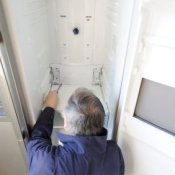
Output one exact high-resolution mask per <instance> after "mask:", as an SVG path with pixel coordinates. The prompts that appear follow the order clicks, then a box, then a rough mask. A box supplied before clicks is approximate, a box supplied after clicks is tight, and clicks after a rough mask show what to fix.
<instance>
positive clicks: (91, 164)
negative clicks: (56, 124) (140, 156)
mask: <svg viewBox="0 0 175 175" xmlns="http://www.w3.org/2000/svg"><path fill="white" fill-rule="evenodd" d="M53 118H54V110H53V109H52V108H49V107H47V108H46V109H45V110H44V111H43V112H42V113H41V115H40V117H39V119H38V121H37V123H36V125H35V126H34V129H33V132H32V136H31V139H30V140H29V142H28V144H27V152H28V168H29V171H28V174H29V175H123V174H124V161H123V157H122V154H121V151H120V149H119V147H118V146H117V145H116V144H115V142H113V141H107V140H106V137H107V131H106V129H104V133H103V134H102V135H100V136H70V135H65V134H61V133H57V136H58V138H59V139H60V140H61V142H62V143H63V145H62V146H60V145H59V146H53V145H52V142H51V133H52V129H53Z"/></svg>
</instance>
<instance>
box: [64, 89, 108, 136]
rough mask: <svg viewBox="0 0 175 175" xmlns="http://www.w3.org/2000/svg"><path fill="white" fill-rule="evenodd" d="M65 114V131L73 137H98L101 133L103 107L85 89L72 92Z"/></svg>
mask: <svg viewBox="0 0 175 175" xmlns="http://www.w3.org/2000/svg"><path fill="white" fill-rule="evenodd" d="M65 113H66V117H67V118H66V119H67V122H68V128H67V130H68V132H69V133H71V134H73V135H98V134H100V132H101V131H102V128H103V123H104V116H105V111H104V108H103V105H102V103H101V102H100V100H99V99H98V98H97V97H96V96H95V95H94V94H93V93H92V92H91V91H90V90H88V89H86V88H79V89H77V90H75V91H74V93H73V94H72V95H71V96H70V98H69V100H68V103H67V106H66V108H65Z"/></svg>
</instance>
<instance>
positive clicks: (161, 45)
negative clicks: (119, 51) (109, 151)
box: [118, 0, 175, 175]
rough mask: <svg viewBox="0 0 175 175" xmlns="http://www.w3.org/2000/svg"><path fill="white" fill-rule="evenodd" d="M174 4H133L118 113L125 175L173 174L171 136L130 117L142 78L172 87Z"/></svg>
mask: <svg viewBox="0 0 175 175" xmlns="http://www.w3.org/2000/svg"><path fill="white" fill-rule="evenodd" d="M174 5H175V4H174V1H173V0H168V1H164V0H157V1H154V0H148V1H139V0H136V1H135V8H134V12H133V18H132V26H131V30H130V40H129V43H128V50H127V57H126V59H127V61H126V67H125V73H124V81H123V85H122V93H121V96H120V102H119V108H120V109H119V110H118V114H119V115H120V117H121V121H120V126H119V130H118V141H119V144H120V146H121V149H122V151H123V154H124V159H125V163H126V175H140V174H142V175H148V174H150V175H151V174H154V175H164V174H170V175H173V174H175V170H174V168H173V167H174V166H175V156H174V155H175V153H174V147H175V139H174V137H173V136H172V135H171V134H168V133H166V132H165V131H162V130H161V129H159V128H156V127H155V126H152V125H150V124H149V123H146V122H144V121H141V120H139V119H137V118H135V117H133V115H134V110H135V105H136V101H137V97H138V94H139V89H140V85H141V80H142V78H146V79H150V80H153V81H155V82H159V83H162V84H163V85H169V86H171V87H174V80H173V75H174V70H173V65H174V59H173V58H174V46H173V43H174V33H173V30H174V29H173V28H174V22H173V21H174V20H175V13H174V7H175V6H174ZM156 92H157V93H158V90H156ZM159 97H160V96H159ZM152 102H153V101H152ZM144 110H146V109H145V108H144ZM148 110H149V109H148ZM153 110H154V108H153ZM149 112H150V111H149ZM154 112H155V111H154ZM160 167H162V168H160Z"/></svg>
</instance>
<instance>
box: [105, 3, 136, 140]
mask: <svg viewBox="0 0 175 175" xmlns="http://www.w3.org/2000/svg"><path fill="white" fill-rule="evenodd" d="M132 9H133V0H132V1H127V0H112V1H108V0H106V13H105V14H106V23H105V26H106V31H105V45H104V51H105V52H104V54H105V57H104V60H103V66H104V69H103V71H104V72H103V87H104V95H105V98H106V101H107V103H108V107H109V111H110V118H109V126H110V127H109V129H108V132H109V136H110V137H112V136H113V126H114V121H115V115H116V110H117V107H118V100H119V96H120V89H121V83H122V78H123V69H124V65H125V56H126V50H127V44H128V39H129V33H130V23H131V17H132ZM117 120H118V119H117Z"/></svg>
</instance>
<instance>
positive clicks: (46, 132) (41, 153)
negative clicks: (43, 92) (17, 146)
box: [27, 107, 56, 175]
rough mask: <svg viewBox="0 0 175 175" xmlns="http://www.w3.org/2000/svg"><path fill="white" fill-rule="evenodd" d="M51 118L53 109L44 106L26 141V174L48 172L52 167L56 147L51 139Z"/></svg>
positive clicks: (34, 174) (32, 174) (33, 174)
mask: <svg viewBox="0 0 175 175" xmlns="http://www.w3.org/2000/svg"><path fill="white" fill-rule="evenodd" d="M53 120H54V109H53V108H50V107H46V108H45V109H44V110H43V111H42V112H41V114H40V116H39V118H38V121H37V122H36V124H35V126H34V128H33V131H32V135H31V138H30V140H29V142H28V143H27V158H28V175H38V174H43V175H45V174H50V171H53V169H54V167H53V166H54V162H53V159H52V155H53V154H54V152H55V151H56V147H55V146H52V141H51V134H52V130H53Z"/></svg>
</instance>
